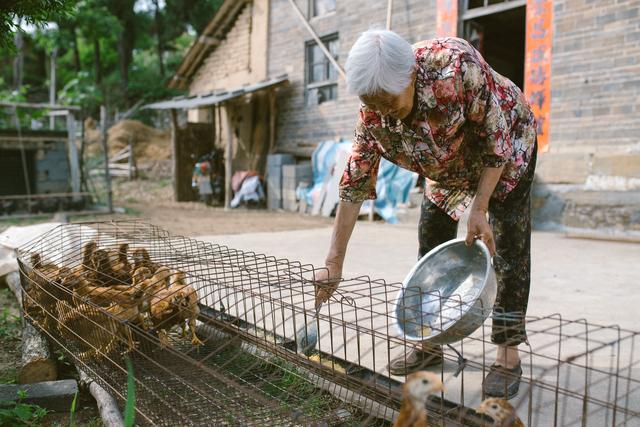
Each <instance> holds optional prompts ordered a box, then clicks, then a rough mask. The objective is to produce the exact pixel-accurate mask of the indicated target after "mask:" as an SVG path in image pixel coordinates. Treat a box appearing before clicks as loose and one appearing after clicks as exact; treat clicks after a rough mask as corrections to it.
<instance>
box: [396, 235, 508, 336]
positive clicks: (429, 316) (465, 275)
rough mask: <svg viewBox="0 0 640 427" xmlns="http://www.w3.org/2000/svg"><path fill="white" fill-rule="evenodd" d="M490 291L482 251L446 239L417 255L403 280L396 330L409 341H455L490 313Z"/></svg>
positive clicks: (491, 280)
mask: <svg viewBox="0 0 640 427" xmlns="http://www.w3.org/2000/svg"><path fill="white" fill-rule="evenodd" d="M496 292H497V282H496V276H495V272H494V270H493V266H492V265H491V256H490V254H489V250H488V249H487V246H486V245H485V244H484V243H483V242H481V241H480V240H476V241H475V242H474V244H473V245H471V246H469V247H468V246H466V245H465V243H464V239H456V240H451V241H449V242H446V243H443V244H441V245H440V246H438V247H436V248H434V249H433V250H432V251H430V252H429V253H428V254H426V255H425V256H423V257H422V258H421V259H420V261H418V262H417V264H416V265H415V266H414V267H413V269H412V270H411V271H410V272H409V274H408V275H407V277H406V279H404V282H403V283H402V290H401V291H400V292H399V293H398V297H397V299H396V306H395V320H396V322H397V323H396V326H397V329H398V331H399V332H400V334H402V335H403V336H404V337H405V338H406V339H408V340H410V341H428V342H431V343H433V344H449V343H452V342H455V341H459V340H461V339H462V338H464V337H466V336H468V335H470V334H471V333H472V332H473V331H475V330H476V329H478V327H480V326H481V325H482V324H483V323H484V321H485V320H486V319H487V317H488V316H489V315H490V314H491V312H492V309H493V304H494V303H495V300H496Z"/></svg>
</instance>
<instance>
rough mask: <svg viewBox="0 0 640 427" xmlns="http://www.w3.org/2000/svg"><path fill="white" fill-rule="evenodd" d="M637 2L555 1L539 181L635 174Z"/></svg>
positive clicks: (638, 145)
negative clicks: (547, 124) (546, 139)
mask: <svg viewBox="0 0 640 427" xmlns="http://www.w3.org/2000/svg"><path fill="white" fill-rule="evenodd" d="M639 9H640V2H638V1H637V0H622V1H620V0H618V1H614V0H603V1H600V0H598V1H595V0H557V1H555V2H554V35H553V39H554V40H553V51H552V68H551V133H550V144H549V153H547V154H545V155H543V156H541V159H540V160H541V161H540V166H539V168H538V172H539V175H540V178H541V179H542V180H543V181H545V182H550V183H573V184H584V183H586V182H594V180H595V181H597V182H602V183H604V184H606V182H607V179H608V178H606V177H621V178H622V179H626V180H628V179H634V180H635V179H638V178H640V118H639V117H640V101H638V100H639V99H640V26H639V25H638V22H639V20H640V12H639ZM618 184H619V183H618ZM605 187H607V185H605ZM618 187H620V188H625V185H622V186H620V185H618ZM611 189H616V188H613V187H611Z"/></svg>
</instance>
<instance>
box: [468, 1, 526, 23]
mask: <svg viewBox="0 0 640 427" xmlns="http://www.w3.org/2000/svg"><path fill="white" fill-rule="evenodd" d="M526 5H527V0H513V1H508V2H505V3H497V4H492V5H489V6H485V7H475V8H473V9H469V10H465V11H464V14H463V15H462V20H463V21H466V20H468V19H474V18H481V17H483V16H487V15H493V14H494V13H500V12H506V11H507V10H511V9H516V8H518V7H524V6H526Z"/></svg>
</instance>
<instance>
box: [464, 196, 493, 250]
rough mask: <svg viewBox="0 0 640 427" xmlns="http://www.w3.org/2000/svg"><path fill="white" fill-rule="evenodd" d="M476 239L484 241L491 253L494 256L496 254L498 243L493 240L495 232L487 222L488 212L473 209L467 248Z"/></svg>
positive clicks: (468, 228) (470, 217)
mask: <svg viewBox="0 0 640 427" xmlns="http://www.w3.org/2000/svg"><path fill="white" fill-rule="evenodd" d="M474 239H480V240H482V241H483V242H484V243H485V244H486V245H487V248H489V253H490V254H491V256H493V255H494V254H495V253H496V243H495V241H494V239H493V230H492V229H491V225H489V221H487V211H486V210H483V209H480V208H476V207H472V208H471V214H470V215H469V221H468V222H467V238H466V239H465V240H466V243H467V246H471V244H473V240H474Z"/></svg>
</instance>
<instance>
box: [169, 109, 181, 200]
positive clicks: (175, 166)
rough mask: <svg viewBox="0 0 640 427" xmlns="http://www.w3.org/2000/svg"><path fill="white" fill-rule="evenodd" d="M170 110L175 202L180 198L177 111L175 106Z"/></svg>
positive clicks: (172, 176) (172, 175)
mask: <svg viewBox="0 0 640 427" xmlns="http://www.w3.org/2000/svg"><path fill="white" fill-rule="evenodd" d="M170 112H171V158H172V162H171V178H172V181H173V198H174V200H175V201H176V202H177V201H179V200H180V197H179V195H178V191H179V189H180V186H179V185H178V181H179V177H178V171H179V169H180V165H179V159H178V155H179V153H180V150H179V147H178V112H177V111H176V109H175V108H172V109H171V110H170Z"/></svg>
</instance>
